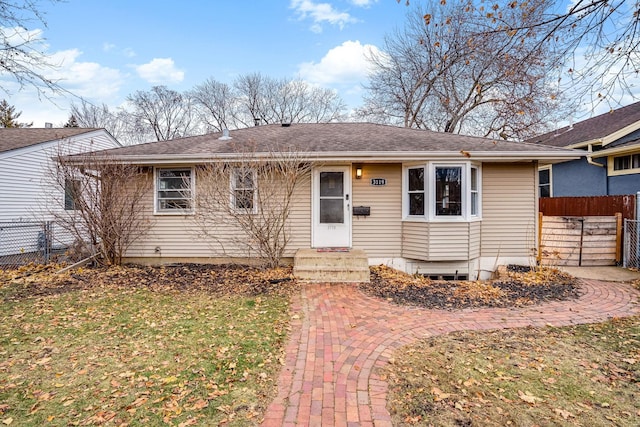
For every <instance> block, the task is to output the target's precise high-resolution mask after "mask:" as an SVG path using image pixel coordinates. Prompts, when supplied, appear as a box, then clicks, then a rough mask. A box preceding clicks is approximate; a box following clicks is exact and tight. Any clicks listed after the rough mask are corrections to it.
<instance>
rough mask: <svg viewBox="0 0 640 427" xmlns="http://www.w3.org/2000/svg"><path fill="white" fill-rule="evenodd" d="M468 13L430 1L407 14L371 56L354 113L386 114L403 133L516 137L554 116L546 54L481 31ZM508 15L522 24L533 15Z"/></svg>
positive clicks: (526, 42) (462, 6)
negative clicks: (362, 94) (365, 83)
mask: <svg viewBox="0 0 640 427" xmlns="http://www.w3.org/2000/svg"><path fill="white" fill-rule="evenodd" d="M467 7H468V5H467V3H466V2H462V3H455V2H454V3H446V2H436V1H435V0H432V1H430V2H427V6H426V7H425V8H422V7H416V8H414V9H412V10H411V11H410V12H409V14H408V17H407V23H406V25H405V27H404V28H403V29H402V30H398V31H396V32H395V33H394V34H393V35H391V36H388V37H387V38H386V39H385V49H384V50H385V52H384V53H382V54H379V55H376V56H373V57H372V58H371V60H372V64H373V65H374V69H375V71H374V72H373V74H372V76H371V80H370V84H369V87H368V95H367V97H366V99H365V100H366V102H365V107H364V108H363V109H361V110H360V113H361V115H366V114H371V113H373V114H374V115H378V116H379V115H380V114H381V113H382V114H387V115H390V116H392V117H395V118H396V120H397V122H399V123H400V124H402V125H404V126H406V127H416V128H425V129H432V130H438V131H443V132H451V133H465V134H475V135H482V136H491V137H496V138H497V137H501V138H505V139H521V138H525V137H527V136H530V135H531V134H533V133H536V132H538V131H540V130H541V129H544V126H545V124H546V123H547V122H548V121H549V119H550V118H552V117H553V116H554V114H559V105H560V103H559V102H558V97H559V94H558V93H557V92H556V91H554V90H553V89H552V88H553V87H554V85H553V84H552V83H553V81H552V80H551V79H550V75H549V74H548V73H546V70H548V67H549V66H550V64H551V63H553V61H554V58H555V57H554V55H553V52H551V51H547V50H545V49H544V47H545V46H546V45H541V44H539V43H537V40H535V39H533V38H531V39H526V38H525V39H514V38H513V37H511V36H510V35H508V34H506V33H484V32H482V31H480V29H481V28H480V26H479V25H480V24H478V21H477V19H476V17H474V16H473V15H471V14H469V13H468V12H466V8H467ZM540 7H542V6H540ZM505 13H507V12H505ZM508 13H510V14H511V15H513V17H512V18H510V19H512V20H513V21H518V20H519V22H522V23H526V22H529V20H530V19H531V16H530V15H529V14H528V13H532V12H531V11H529V10H528V11H527V13H524V12H523V11H521V10H509V11H508ZM374 117H375V116H374Z"/></svg>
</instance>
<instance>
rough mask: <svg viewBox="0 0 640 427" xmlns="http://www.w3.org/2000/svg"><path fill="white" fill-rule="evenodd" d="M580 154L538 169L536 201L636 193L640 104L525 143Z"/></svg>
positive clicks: (639, 167) (639, 172)
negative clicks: (538, 188)
mask: <svg viewBox="0 0 640 427" xmlns="http://www.w3.org/2000/svg"><path fill="white" fill-rule="evenodd" d="M527 142H530V143H537V144H545V145H550V146H554V147H565V148H574V149H578V150H583V151H584V152H585V154H586V156H585V157H583V158H581V159H578V160H573V161H569V162H564V163H559V164H554V165H548V166H544V167H541V168H540V172H539V174H540V176H539V180H540V196H541V197H562V196H610V195H621V194H635V193H636V192H638V191H640V102H636V103H635V104H631V105H628V106H626V107H622V108H619V109H617V110H613V111H611V112H608V113H604V114H601V115H599V116H596V117H592V118H590V119H587V120H583V121H581V122H578V123H576V124H574V125H571V126H565V127H563V128H561V129H558V130H555V131H553V132H549V133H546V134H544V135H540V136H537V137H535V138H532V139H530V140H528V141H527Z"/></svg>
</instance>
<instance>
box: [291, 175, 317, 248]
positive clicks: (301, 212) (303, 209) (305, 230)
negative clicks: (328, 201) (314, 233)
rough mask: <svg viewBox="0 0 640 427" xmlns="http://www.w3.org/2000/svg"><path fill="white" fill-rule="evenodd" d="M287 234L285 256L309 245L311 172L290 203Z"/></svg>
mask: <svg viewBox="0 0 640 427" xmlns="http://www.w3.org/2000/svg"><path fill="white" fill-rule="evenodd" d="M291 206H292V207H291V213H290V214H289V221H288V227H289V235H290V236H291V240H290V241H289V245H287V250H286V253H285V256H287V257H292V256H293V255H295V252H296V251H297V250H298V249H303V248H310V247H311V174H310V173H309V175H308V176H306V177H304V179H303V180H302V182H301V183H300V185H299V187H298V191H297V192H296V194H295V195H294V197H293V200H292V203H291Z"/></svg>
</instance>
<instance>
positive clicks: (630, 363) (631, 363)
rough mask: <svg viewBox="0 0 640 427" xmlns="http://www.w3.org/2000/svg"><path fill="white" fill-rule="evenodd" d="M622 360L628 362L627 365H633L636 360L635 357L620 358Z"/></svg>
mask: <svg viewBox="0 0 640 427" xmlns="http://www.w3.org/2000/svg"><path fill="white" fill-rule="evenodd" d="M622 361H623V362H626V363H628V364H629V365H635V363H636V362H637V360H636V359H622Z"/></svg>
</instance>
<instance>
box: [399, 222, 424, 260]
mask: <svg viewBox="0 0 640 427" xmlns="http://www.w3.org/2000/svg"><path fill="white" fill-rule="evenodd" d="M428 242H429V224H428V223H426V222H406V221H405V222H403V223H402V256H403V257H405V258H409V259H421V260H427V259H429V245H428Z"/></svg>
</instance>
